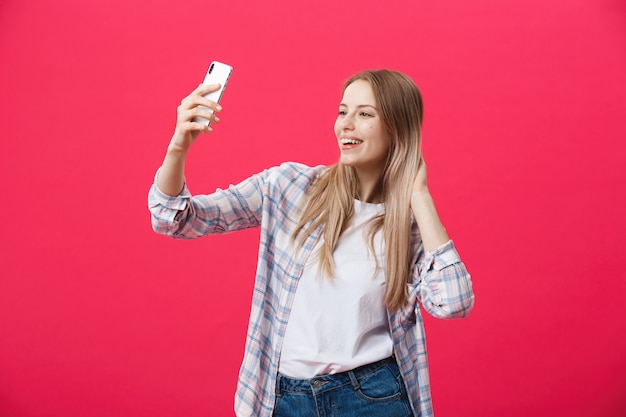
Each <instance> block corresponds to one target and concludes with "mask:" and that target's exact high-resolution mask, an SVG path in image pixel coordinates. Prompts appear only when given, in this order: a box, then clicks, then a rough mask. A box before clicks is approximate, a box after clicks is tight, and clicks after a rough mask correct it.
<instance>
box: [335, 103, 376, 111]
mask: <svg viewBox="0 0 626 417" xmlns="http://www.w3.org/2000/svg"><path fill="white" fill-rule="evenodd" d="M341 106H343V107H348V105H347V104H345V103H339V107H341ZM363 107H371V108H373V109H374V110H378V109H377V108H376V106H372V105H371V104H359V105H358V106H356V108H357V109H362V108H363Z"/></svg>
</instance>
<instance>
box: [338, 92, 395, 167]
mask: <svg viewBox="0 0 626 417" xmlns="http://www.w3.org/2000/svg"><path fill="white" fill-rule="evenodd" d="M377 106H378V103H376V98H375V97H374V92H373V90H372V86H371V85H370V83H369V82H368V81H365V80H357V81H354V82H353V83H352V84H350V85H348V87H346V90H345V91H344V93H343V98H342V99H341V104H340V105H339V115H338V116H337V121H336V122H335V135H337V141H338V144H339V149H340V150H341V157H340V159H339V161H340V162H341V163H343V164H345V165H349V166H352V167H354V168H356V169H357V172H360V173H367V174H376V175H380V174H381V173H382V171H383V168H384V167H385V163H386V161H387V154H388V153H389V145H390V138H389V135H388V134H387V132H386V131H385V129H384V128H383V125H382V122H381V119H380V115H379V111H378V107H377Z"/></svg>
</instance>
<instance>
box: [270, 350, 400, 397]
mask: <svg viewBox="0 0 626 417" xmlns="http://www.w3.org/2000/svg"><path fill="white" fill-rule="evenodd" d="M388 364H393V365H396V366H395V368H396V369H397V364H396V359H395V358H394V357H393V356H391V357H389V358H386V359H382V360H380V361H377V362H373V363H369V364H367V365H363V366H359V367H358V368H355V369H353V370H351V371H345V372H339V373H336V374H326V375H319V376H316V377H313V378H311V379H294V378H289V377H287V376H284V375H281V374H278V379H277V381H276V394H277V395H280V393H281V392H282V391H289V392H321V391H327V390H329V389H333V388H337V387H340V386H343V385H346V384H352V385H354V386H355V388H358V384H359V383H358V380H359V379H361V378H364V377H366V376H367V375H369V374H371V373H373V372H376V371H377V370H379V369H380V368H382V367H383V366H386V365H388ZM397 372H398V373H399V371H397Z"/></svg>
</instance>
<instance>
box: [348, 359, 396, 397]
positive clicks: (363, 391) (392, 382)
mask: <svg viewBox="0 0 626 417" xmlns="http://www.w3.org/2000/svg"><path fill="white" fill-rule="evenodd" d="M358 382H359V388H358V389H357V390H356V392H357V394H358V395H359V397H361V398H363V399H364V400H367V401H371V402H386V401H395V400H397V399H399V398H400V397H402V387H401V385H400V382H399V381H398V379H397V378H396V376H395V375H394V374H393V372H391V370H390V369H389V367H388V366H383V367H381V368H380V369H378V370H376V371H375V372H373V373H371V374H369V375H367V376H365V377H363V378H361V379H359V381H358Z"/></svg>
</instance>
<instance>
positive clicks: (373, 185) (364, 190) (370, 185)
mask: <svg viewBox="0 0 626 417" xmlns="http://www.w3.org/2000/svg"><path fill="white" fill-rule="evenodd" d="M357 176H358V178H359V194H358V198H359V200H361V201H363V202H366V203H382V190H383V184H382V177H381V175H380V173H372V172H359V171H357Z"/></svg>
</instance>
